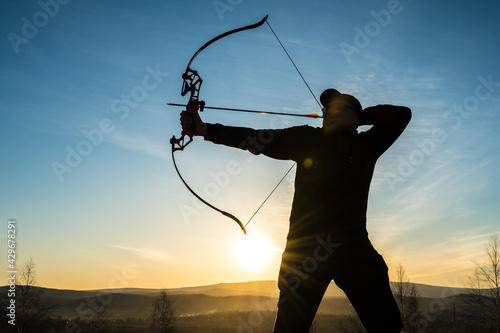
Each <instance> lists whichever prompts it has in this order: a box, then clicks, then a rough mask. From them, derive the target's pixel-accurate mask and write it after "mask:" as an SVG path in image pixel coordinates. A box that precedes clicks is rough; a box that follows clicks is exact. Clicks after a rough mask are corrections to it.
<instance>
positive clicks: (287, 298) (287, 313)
mask: <svg viewBox="0 0 500 333" xmlns="http://www.w3.org/2000/svg"><path fill="white" fill-rule="evenodd" d="M285 257H286V255H284V261H283V262H282V264H281V268H280V275H279V278H278V287H279V289H280V298H279V301H278V314H277V316H276V323H275V326H274V331H273V332H274V333H292V332H293V333H307V332H309V328H310V326H311V324H312V322H313V320H314V316H315V314H316V311H317V309H318V306H319V304H320V303H321V299H322V298H323V295H324V293H325V290H326V288H327V287H328V285H329V283H330V281H331V277H328V276H326V275H325V274H324V273H323V272H322V271H321V269H316V270H315V271H314V272H309V273H306V272H302V271H300V267H299V266H298V265H291V264H290V263H289V262H288V263H287V262H286V261H285Z"/></svg>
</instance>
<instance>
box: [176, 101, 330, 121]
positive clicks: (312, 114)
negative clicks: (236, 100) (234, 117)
mask: <svg viewBox="0 0 500 333" xmlns="http://www.w3.org/2000/svg"><path fill="white" fill-rule="evenodd" d="M167 105H170V106H182V107H186V105H185V104H177V103H167ZM203 109H212V110H224V111H236V112H249V113H260V114H275V115H279V116H292V117H307V118H323V116H320V115H319V114H316V113H309V114H296V113H285V112H272V111H256V110H245V109H232V108H221V107H216V106H203V108H200V111H202V110H203Z"/></svg>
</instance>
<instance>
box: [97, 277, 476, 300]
mask: <svg viewBox="0 0 500 333" xmlns="http://www.w3.org/2000/svg"><path fill="white" fill-rule="evenodd" d="M410 284H413V285H415V287H416V288H417V291H418V292H419V296H420V297H427V298H443V297H450V296H454V295H459V294H466V293H467V289H466V288H455V287H441V286H432V285H426V284H419V283H410ZM98 291H99V290H93V291H90V292H94V293H95V292H98ZM160 291H161V289H141V288H120V289H112V290H108V292H112V293H125V294H139V295H149V296H156V295H158V294H159V293H160ZM168 292H169V293H170V294H173V295H178V294H183V295H186V294H204V295H209V296H242V295H251V296H267V297H277V295H278V285H277V282H276V281H273V280H268V281H251V282H239V283H218V284H213V285H207V286H198V287H184V288H174V289H168ZM325 297H345V294H344V292H343V291H342V290H340V288H338V287H337V285H336V284H335V283H334V282H332V283H331V284H330V286H329V287H328V289H327V291H326V293H325Z"/></svg>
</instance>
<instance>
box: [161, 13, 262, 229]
mask: <svg viewBox="0 0 500 333" xmlns="http://www.w3.org/2000/svg"><path fill="white" fill-rule="evenodd" d="M267 17H268V16H267V15H266V16H265V17H264V18H263V19H262V20H260V21H259V22H257V23H255V24H251V25H247V26H244V27H241V28H238V29H234V30H230V31H227V32H225V33H223V34H220V35H219V36H217V37H214V38H212V39H211V40H209V41H208V42H206V43H205V44H204V45H203V46H202V47H200V48H199V50H198V51H196V53H195V54H194V55H193V57H192V58H191V60H190V61H189V63H188V65H187V66H186V71H185V72H184V74H182V80H183V82H182V89H181V96H185V95H186V94H187V93H190V95H189V101H188V103H187V104H186V111H195V112H198V111H203V107H204V106H205V102H204V101H200V100H199V96H200V88H201V84H202V83H203V80H202V79H201V77H200V75H199V74H198V72H197V71H196V70H193V69H192V68H191V63H192V62H193V60H194V59H195V58H196V57H197V56H198V55H199V54H200V53H201V51H203V50H204V49H205V48H207V47H208V46H209V45H210V44H212V43H214V42H216V41H218V40H219V39H221V38H224V37H226V36H229V35H232V34H234V33H237V32H240V31H244V30H251V29H255V28H258V27H260V26H261V25H262V24H264V22H265V21H266V20H267ZM193 136H194V132H193V131H192V130H184V129H183V130H182V133H181V136H180V137H179V138H176V137H175V135H174V136H173V137H172V138H171V139H170V143H171V144H172V161H173V163H174V167H175V171H177V174H178V175H179V178H180V179H181V181H182V182H183V183H184V185H185V186H186V187H187V189H188V190H189V191H190V192H191V193H192V194H193V195H194V196H195V197H196V198H198V200H200V201H201V202H203V203H204V204H206V205H207V206H208V207H210V208H212V209H214V210H216V211H217V212H219V213H221V214H222V215H224V216H227V217H229V218H231V219H233V220H234V221H235V222H236V223H237V224H238V225H239V226H240V228H241V230H243V232H244V233H245V234H246V233H247V231H246V229H245V226H244V225H243V223H242V222H241V221H240V220H239V219H238V218H237V217H236V216H234V215H232V214H230V213H228V212H225V211H223V210H221V209H219V208H217V207H215V206H214V205H212V204H210V203H208V202H207V201H205V200H204V199H203V198H201V197H200V196H199V195H198V194H197V193H196V192H195V191H193V189H191V187H189V185H188V184H187V183H186V181H185V180H184V178H182V175H181V173H180V172H179V169H178V168H177V164H176V163H175V157H174V152H175V151H177V150H184V148H186V146H187V145H188V144H189V143H191V142H192V141H193ZM186 137H188V138H189V139H187V141H186Z"/></svg>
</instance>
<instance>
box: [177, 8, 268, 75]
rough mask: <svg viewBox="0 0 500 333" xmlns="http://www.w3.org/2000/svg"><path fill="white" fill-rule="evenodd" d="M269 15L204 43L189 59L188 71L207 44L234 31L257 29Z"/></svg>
mask: <svg viewBox="0 0 500 333" xmlns="http://www.w3.org/2000/svg"><path fill="white" fill-rule="evenodd" d="M268 16H269V15H266V16H264V18H263V19H262V20H260V21H259V22H257V23H254V24H250V25H247V26H244V27H241V28H237V29H233V30H230V31H227V32H224V33H223V34H220V35H219V36H217V37H214V38H212V39H211V40H209V41H208V42H206V43H205V44H203V46H202V47H200V49H199V50H198V51H196V53H195V54H194V55H193V57H192V58H191V60H189V63H188V65H187V66H186V71H187V69H188V68H189V66H190V65H191V63H192V62H193V60H194V58H196V57H197V56H198V54H200V53H201V51H203V50H204V49H206V48H207V46H209V45H210V44H212V43H214V42H216V41H218V40H219V39H221V38H224V37H226V36H229V35H232V34H234V33H237V32H240V31H244V30H252V29H255V28H258V27H260V26H261V25H263V24H264V22H266V21H267V17H268Z"/></svg>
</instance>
